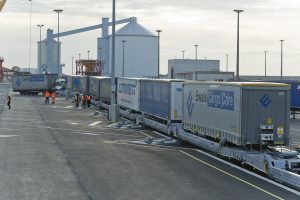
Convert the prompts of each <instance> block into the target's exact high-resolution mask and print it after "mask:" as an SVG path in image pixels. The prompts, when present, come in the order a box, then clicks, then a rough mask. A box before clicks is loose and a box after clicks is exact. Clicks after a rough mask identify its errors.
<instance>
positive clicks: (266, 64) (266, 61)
mask: <svg viewBox="0 0 300 200" xmlns="http://www.w3.org/2000/svg"><path fill="white" fill-rule="evenodd" d="M264 52H265V77H266V76H267V53H268V51H264Z"/></svg>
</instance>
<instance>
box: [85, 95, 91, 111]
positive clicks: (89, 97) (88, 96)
mask: <svg viewBox="0 0 300 200" xmlns="http://www.w3.org/2000/svg"><path fill="white" fill-rule="evenodd" d="M91 99H92V97H91V95H89V94H88V95H87V96H86V100H87V106H88V108H89V107H90V106H91Z"/></svg>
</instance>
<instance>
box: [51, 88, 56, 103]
mask: <svg viewBox="0 0 300 200" xmlns="http://www.w3.org/2000/svg"><path fill="white" fill-rule="evenodd" d="M51 99H52V104H54V103H55V99H56V93H55V91H53V92H52V94H51Z"/></svg>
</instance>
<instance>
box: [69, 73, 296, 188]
mask: <svg viewBox="0 0 300 200" xmlns="http://www.w3.org/2000/svg"><path fill="white" fill-rule="evenodd" d="M116 82H117V104H118V106H119V108H120V114H121V115H123V116H125V117H128V118H130V119H133V120H135V121H136V123H141V124H143V125H146V126H149V127H151V128H153V129H156V130H158V131H161V132H164V133H166V134H168V135H171V136H173V137H176V138H178V139H180V140H184V141H187V142H189V143H192V144H194V145H196V146H199V147H201V148H204V149H206V150H208V151H211V152H214V153H216V154H218V155H219V156H222V157H226V158H231V159H234V160H237V161H239V162H240V163H242V164H245V165H249V166H251V167H253V168H255V169H257V170H258V171H260V172H262V173H265V174H267V175H269V176H270V177H272V178H273V179H276V180H280V181H281V182H283V183H286V184H288V185H290V186H292V187H294V188H297V189H300V175H299V174H300V159H299V158H300V156H299V154H297V153H296V152H293V151H289V153H283V152H279V151H278V148H276V147H277V146H281V147H282V146H287V145H288V144H289V139H290V136H289V105H290V86H289V85H288V84H283V83H270V82H201V81H185V80H176V79H148V78H117V80H116ZM68 90H72V91H74V92H78V93H82V94H83V93H86V94H88V93H89V94H90V95H91V96H92V97H93V99H94V101H93V102H94V104H95V105H96V106H99V107H102V108H108V105H109V104H110V93H111V78H110V77H88V76H70V77H68ZM271 151H272V153H270V152H271ZM283 157H284V159H283Z"/></svg>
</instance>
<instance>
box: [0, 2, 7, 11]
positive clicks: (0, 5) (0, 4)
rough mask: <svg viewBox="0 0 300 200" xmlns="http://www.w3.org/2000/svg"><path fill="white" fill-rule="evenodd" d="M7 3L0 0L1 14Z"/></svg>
mask: <svg viewBox="0 0 300 200" xmlns="http://www.w3.org/2000/svg"><path fill="white" fill-rule="evenodd" d="M5 3H6V0H0V12H1V10H2V8H3V7H4V4H5Z"/></svg>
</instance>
